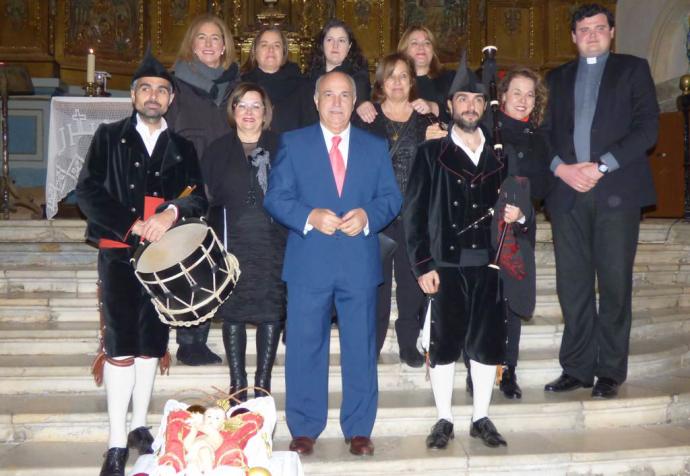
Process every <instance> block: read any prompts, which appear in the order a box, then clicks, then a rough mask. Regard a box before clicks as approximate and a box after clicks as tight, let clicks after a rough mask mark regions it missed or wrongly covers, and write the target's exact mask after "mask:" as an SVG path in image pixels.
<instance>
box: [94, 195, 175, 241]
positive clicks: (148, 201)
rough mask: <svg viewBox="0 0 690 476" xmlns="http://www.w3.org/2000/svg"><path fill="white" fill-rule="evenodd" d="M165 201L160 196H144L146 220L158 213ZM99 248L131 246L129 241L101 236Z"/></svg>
mask: <svg viewBox="0 0 690 476" xmlns="http://www.w3.org/2000/svg"><path fill="white" fill-rule="evenodd" d="M163 202H165V200H163V199H162V198H160V197H154V196H152V195H146V196H144V220H148V219H149V218H150V217H151V216H153V215H155V214H156V209H157V208H158V207H159V206H161V205H162V204H163ZM98 248H100V249H107V248H130V246H129V245H128V244H127V243H124V242H122V241H117V240H110V239H108V238H101V239H100V240H98Z"/></svg>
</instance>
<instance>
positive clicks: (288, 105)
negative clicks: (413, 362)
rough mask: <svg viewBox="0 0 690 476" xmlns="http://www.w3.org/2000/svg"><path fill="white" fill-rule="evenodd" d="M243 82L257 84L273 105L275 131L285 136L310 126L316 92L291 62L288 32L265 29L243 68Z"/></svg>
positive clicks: (273, 28)
mask: <svg viewBox="0 0 690 476" xmlns="http://www.w3.org/2000/svg"><path fill="white" fill-rule="evenodd" d="M242 81H245V82H250V83H256V84H258V85H259V86H261V87H262V88H264V90H265V91H266V92H267V93H268V96H269V98H271V103H272V104H273V120H272V121H271V130H272V131H273V132H277V133H281V132H285V131H290V130H292V129H298V128H300V127H303V126H306V125H308V124H309V118H310V117H311V110H312V109H313V107H314V106H313V103H314V100H313V99H312V98H313V96H314V92H313V91H308V89H309V87H308V82H307V80H306V78H305V77H304V76H302V73H300V71H299V68H298V67H297V65H296V64H295V63H292V62H291V61H288V44H287V38H286V36H285V33H283V32H282V30H280V29H278V28H276V27H264V28H263V29H261V30H260V31H259V33H258V34H257V35H256V36H255V37H254V41H253V42H252V47H251V50H249V58H248V59H247V62H246V63H245V64H244V66H242Z"/></svg>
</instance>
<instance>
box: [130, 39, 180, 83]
mask: <svg viewBox="0 0 690 476" xmlns="http://www.w3.org/2000/svg"><path fill="white" fill-rule="evenodd" d="M146 76H148V77H155V78H163V79H167V80H168V81H170V84H172V82H173V78H172V75H171V74H170V72H168V70H167V69H166V67H165V66H163V65H162V64H161V62H160V61H158V60H157V59H156V57H155V56H153V53H151V46H150V45H149V47H148V48H146V54H144V58H143V59H142V60H141V63H139V67H138V68H137V70H136V71H135V72H134V74H133V75H132V81H133V82H134V81H136V80H137V79H139V78H143V77H146Z"/></svg>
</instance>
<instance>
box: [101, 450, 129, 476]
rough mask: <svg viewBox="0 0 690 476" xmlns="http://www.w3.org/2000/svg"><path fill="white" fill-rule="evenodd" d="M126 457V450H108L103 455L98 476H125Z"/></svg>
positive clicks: (127, 454)
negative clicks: (103, 458) (103, 459)
mask: <svg viewBox="0 0 690 476" xmlns="http://www.w3.org/2000/svg"><path fill="white" fill-rule="evenodd" d="M128 456H129V451H128V450H127V448H110V449H109V450H108V452H107V453H106V454H105V461H103V466H101V472H100V476H125V465H126V464H127V457H128Z"/></svg>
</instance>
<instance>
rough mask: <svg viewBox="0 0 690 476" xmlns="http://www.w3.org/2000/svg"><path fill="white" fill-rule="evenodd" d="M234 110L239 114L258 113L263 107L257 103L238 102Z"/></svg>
mask: <svg viewBox="0 0 690 476" xmlns="http://www.w3.org/2000/svg"><path fill="white" fill-rule="evenodd" d="M235 109H237V110H238V111H240V112H260V111H262V110H263V109H264V105H263V104H261V103H259V102H253V103H247V102H238V103H237V104H236V105H235Z"/></svg>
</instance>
